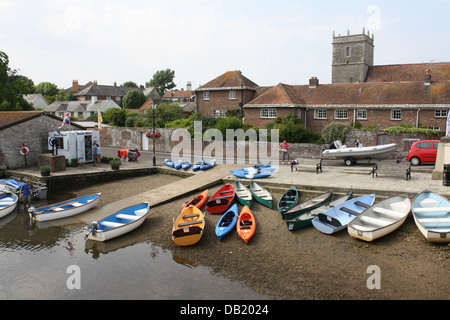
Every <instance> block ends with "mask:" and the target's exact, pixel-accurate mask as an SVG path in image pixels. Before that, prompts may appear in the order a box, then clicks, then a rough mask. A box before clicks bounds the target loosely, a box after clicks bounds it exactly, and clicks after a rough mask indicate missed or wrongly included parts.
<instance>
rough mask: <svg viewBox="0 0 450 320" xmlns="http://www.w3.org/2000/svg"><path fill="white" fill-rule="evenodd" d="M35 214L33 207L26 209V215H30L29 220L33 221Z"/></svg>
mask: <svg viewBox="0 0 450 320" xmlns="http://www.w3.org/2000/svg"><path fill="white" fill-rule="evenodd" d="M35 212H36V209H35V208H34V207H33V206H31V207H30V208H29V209H28V214H29V215H30V219H34V216H35Z"/></svg>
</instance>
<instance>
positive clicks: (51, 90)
mask: <svg viewBox="0 0 450 320" xmlns="http://www.w3.org/2000/svg"><path fill="white" fill-rule="evenodd" d="M35 92H36V93H40V94H42V95H43V96H56V95H57V94H58V87H57V85H56V84H54V83H51V82H41V83H39V84H38V85H37V86H36V89H35Z"/></svg>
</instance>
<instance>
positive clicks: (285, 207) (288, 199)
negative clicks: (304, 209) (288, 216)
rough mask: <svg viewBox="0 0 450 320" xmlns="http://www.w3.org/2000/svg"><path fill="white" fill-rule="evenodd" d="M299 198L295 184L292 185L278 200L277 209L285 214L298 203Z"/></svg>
mask: <svg viewBox="0 0 450 320" xmlns="http://www.w3.org/2000/svg"><path fill="white" fill-rule="evenodd" d="M298 198H299V194H298V190H297V188H296V187H295V186H292V187H290V188H289V189H288V190H287V191H286V192H285V193H284V194H283V195H282V196H281V198H280V200H279V201H278V205H277V209H278V211H279V212H280V213H281V215H282V216H283V214H284V213H285V212H286V211H289V210H290V209H292V208H293V207H294V206H296V205H297V202H298ZM283 217H284V216H283Z"/></svg>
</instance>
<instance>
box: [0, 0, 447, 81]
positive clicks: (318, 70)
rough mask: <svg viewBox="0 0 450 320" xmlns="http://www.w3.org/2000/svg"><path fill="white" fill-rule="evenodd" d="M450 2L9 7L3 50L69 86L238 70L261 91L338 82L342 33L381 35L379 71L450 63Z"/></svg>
mask: <svg viewBox="0 0 450 320" xmlns="http://www.w3.org/2000/svg"><path fill="white" fill-rule="evenodd" d="M449 13H450V0H429V1H418V0H410V1H391V0H389V1H376V0H373V1H365V0H354V1H350V0H348V1H336V0H334V1H332V0H317V1H304V0H277V1H275V0H127V1H124V0H64V1H63V0H0V51H3V52H5V53H6V54H7V55H8V56H9V60H10V62H9V66H10V67H11V68H13V69H19V70H20V73H21V74H23V75H25V76H27V77H28V78H30V79H32V80H33V81H34V83H35V84H38V83H40V82H43V81H48V82H52V83H55V84H56V85H57V86H58V87H59V88H68V87H70V86H71V85H72V80H74V79H76V80H78V81H79V82H80V83H81V84H84V83H87V82H89V81H94V80H97V81H98V83H99V84H105V85H112V84H114V82H117V83H118V84H122V83H124V82H125V81H134V82H136V83H137V84H138V85H144V84H145V82H147V81H149V80H150V79H151V78H152V77H153V74H154V73H155V72H156V71H158V70H162V69H166V68H170V69H172V70H175V83H176V84H177V88H178V89H181V88H185V87H186V83H187V82H188V81H191V82H192V85H193V87H194V88H197V87H198V86H200V85H202V84H205V83H206V82H208V81H210V80H212V79H214V78H215V77H217V76H219V75H221V74H223V73H224V72H226V71H230V70H241V71H242V73H243V74H244V75H245V76H246V77H248V78H249V79H251V80H252V81H254V82H255V83H257V84H258V85H261V86H265V85H276V84H278V83H286V84H306V83H308V79H309V78H310V77H312V76H316V77H318V78H319V79H320V82H321V83H330V82H331V50H332V49H331V42H332V34H333V31H335V32H336V35H337V34H341V35H345V34H347V30H350V33H351V34H358V33H361V32H362V29H363V27H364V28H365V30H366V32H367V31H369V32H370V34H372V33H373V34H374V37H375V64H376V65H384V64H401V63H422V62H431V61H433V62H438V61H450V19H449Z"/></svg>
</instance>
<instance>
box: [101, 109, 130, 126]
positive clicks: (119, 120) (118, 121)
mask: <svg viewBox="0 0 450 320" xmlns="http://www.w3.org/2000/svg"><path fill="white" fill-rule="evenodd" d="M102 117H103V122H104V123H107V124H111V125H115V126H117V127H123V126H125V121H126V120H127V112H126V111H125V110H123V109H114V108H111V109H108V110H106V112H104V113H103V114H102Z"/></svg>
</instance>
